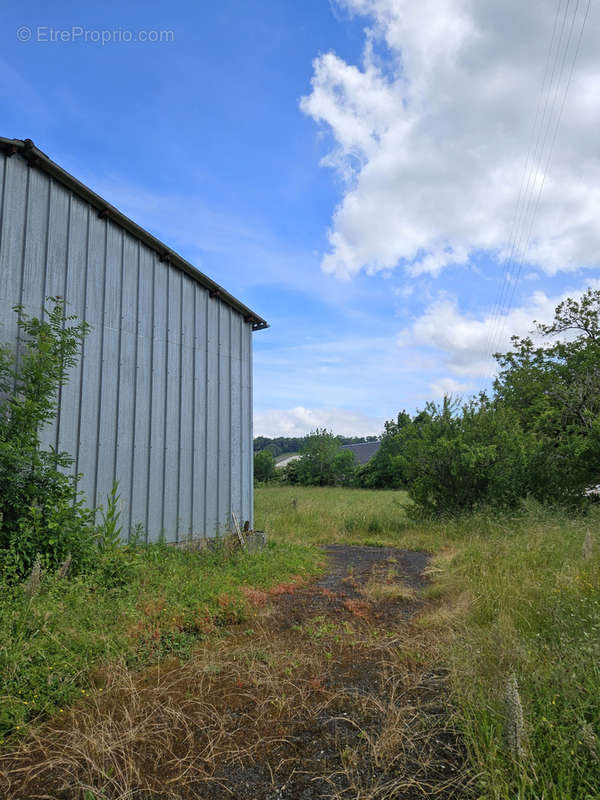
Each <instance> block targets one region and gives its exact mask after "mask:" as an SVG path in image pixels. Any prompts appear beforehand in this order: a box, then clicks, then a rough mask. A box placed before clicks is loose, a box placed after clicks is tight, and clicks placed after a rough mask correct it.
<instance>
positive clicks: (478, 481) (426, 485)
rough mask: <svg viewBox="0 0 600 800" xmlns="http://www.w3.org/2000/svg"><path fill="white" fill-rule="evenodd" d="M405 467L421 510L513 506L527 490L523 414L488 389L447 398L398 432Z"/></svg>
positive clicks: (410, 490)
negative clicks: (494, 399) (473, 396)
mask: <svg viewBox="0 0 600 800" xmlns="http://www.w3.org/2000/svg"><path fill="white" fill-rule="evenodd" d="M398 439H399V442H400V445H401V448H402V455H401V456H399V458H400V459H401V469H402V471H403V473H404V474H405V475H406V477H407V482H408V493H409V496H410V498H411V499H412V500H413V501H414V503H415V505H416V508H417V510H418V511H419V512H425V513H433V514H455V513H458V512H463V511H471V510H472V509H474V508H475V507H477V506H486V505H490V506H495V507H499V508H512V507H515V506H516V505H518V504H519V502H520V499H521V497H522V496H523V486H524V482H525V477H526V471H527V448H526V446H525V444H524V437H523V436H522V434H521V431H520V430H519V426H518V420H516V419H514V417H513V415H511V414H509V413H508V412H506V411H505V410H504V409H501V408H497V407H495V406H494V405H493V404H491V403H490V402H489V401H488V399H487V398H486V397H485V395H481V396H480V397H479V398H478V399H477V400H471V401H469V402H467V403H465V404H463V405H462V406H461V405H459V403H458V402H457V401H452V400H451V399H449V398H444V401H443V403H441V404H440V405H436V404H434V403H429V404H428V405H427V406H426V408H425V413H423V414H421V415H420V416H419V417H418V418H416V419H415V420H414V421H413V422H412V423H411V424H410V425H405V426H404V427H403V429H402V432H401V433H400V434H399V436H398Z"/></svg>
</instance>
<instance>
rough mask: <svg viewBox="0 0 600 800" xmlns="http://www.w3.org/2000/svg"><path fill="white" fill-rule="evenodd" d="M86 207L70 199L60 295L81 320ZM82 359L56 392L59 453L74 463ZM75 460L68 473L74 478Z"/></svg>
mask: <svg viewBox="0 0 600 800" xmlns="http://www.w3.org/2000/svg"><path fill="white" fill-rule="evenodd" d="M88 218H89V206H87V204H85V203H83V202H82V201H81V200H79V198H77V197H71V199H70V204H69V218H68V231H67V235H68V238H67V258H66V264H65V270H64V272H65V275H64V288H63V290H62V292H61V295H63V296H64V297H65V298H68V305H67V313H68V314H69V315H76V316H77V317H79V319H83V317H84V314H85V292H86V280H87V240H88ZM82 356H83V354H80V356H79V358H78V359H77V361H76V363H75V366H74V367H72V368H71V370H70V371H69V380H68V383H67V384H66V385H65V386H62V387H61V388H60V391H59V413H58V430H57V444H58V449H59V450H62V451H66V452H67V453H70V454H71V455H72V456H73V458H74V459H75V456H76V453H77V448H78V446H79V424H78V423H79V404H80V397H81V392H80V389H81V374H82ZM75 469H76V464H75V460H74V461H73V464H72V466H71V468H70V469H69V470H68V472H69V473H70V474H73V475H74V474H75Z"/></svg>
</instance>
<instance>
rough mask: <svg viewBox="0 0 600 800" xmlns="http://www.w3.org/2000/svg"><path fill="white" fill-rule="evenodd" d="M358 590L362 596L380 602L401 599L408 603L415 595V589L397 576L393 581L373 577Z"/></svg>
mask: <svg viewBox="0 0 600 800" xmlns="http://www.w3.org/2000/svg"><path fill="white" fill-rule="evenodd" d="M360 591H361V594H362V595H363V596H364V597H366V598H367V599H368V600H371V601H372V602H375V603H382V602H385V601H387V600H403V601H406V602H407V603H408V602H411V601H413V600H414V599H415V597H416V592H415V590H414V589H413V588H412V587H410V586H407V585H406V584H404V583H401V582H400V581H398V579H397V578H396V580H395V581H392V580H389V579H386V580H383V581H382V580H378V579H377V578H373V579H371V580H370V581H369V582H368V583H367V584H366V585H365V586H363V587H362V589H361V590H360Z"/></svg>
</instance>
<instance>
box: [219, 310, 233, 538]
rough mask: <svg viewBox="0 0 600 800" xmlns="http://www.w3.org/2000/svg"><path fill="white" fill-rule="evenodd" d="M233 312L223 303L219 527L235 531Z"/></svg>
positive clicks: (220, 377)
mask: <svg viewBox="0 0 600 800" xmlns="http://www.w3.org/2000/svg"><path fill="white" fill-rule="evenodd" d="M230 350H231V310H230V309H229V308H228V307H227V306H226V305H224V304H223V303H220V304H219V409H218V423H217V426H218V437H219V459H218V467H217V469H218V487H217V488H218V497H219V502H218V525H219V528H220V529H222V530H227V529H228V530H231V471H230V465H231V381H230V378H231V372H230V361H231V358H230V356H231V352H230Z"/></svg>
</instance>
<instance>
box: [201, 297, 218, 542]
mask: <svg viewBox="0 0 600 800" xmlns="http://www.w3.org/2000/svg"><path fill="white" fill-rule="evenodd" d="M206 331H207V342H206V378H205V380H206V417H205V425H206V448H205V451H204V453H205V470H206V497H205V501H204V502H205V517H204V530H206V531H216V530H218V525H219V513H218V503H219V492H218V486H219V481H218V465H219V436H218V424H219V301H218V300H217V299H214V298H209V300H208V311H207V315H206Z"/></svg>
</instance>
